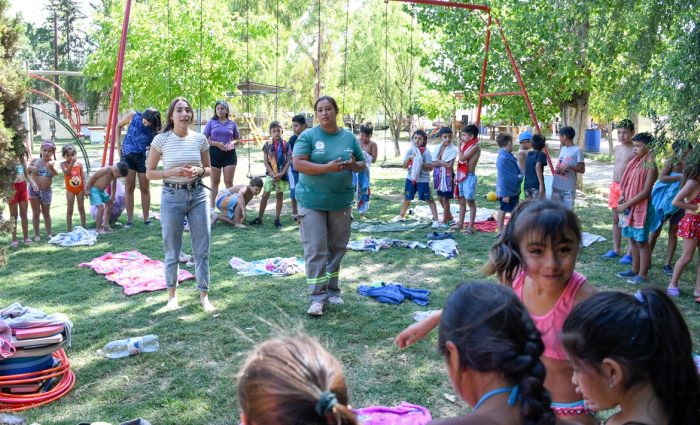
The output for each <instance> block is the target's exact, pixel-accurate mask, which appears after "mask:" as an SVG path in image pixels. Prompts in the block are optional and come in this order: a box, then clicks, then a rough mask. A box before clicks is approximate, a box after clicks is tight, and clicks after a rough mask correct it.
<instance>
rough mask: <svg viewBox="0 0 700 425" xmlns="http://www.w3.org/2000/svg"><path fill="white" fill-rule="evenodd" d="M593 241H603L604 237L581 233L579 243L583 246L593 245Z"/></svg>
mask: <svg viewBox="0 0 700 425" xmlns="http://www.w3.org/2000/svg"><path fill="white" fill-rule="evenodd" d="M595 242H605V238H604V237H602V236H600V235H594V234H593V233H588V232H583V233H581V245H583V247H584V248H586V247H589V246H591V245H593V244H594V243H595Z"/></svg>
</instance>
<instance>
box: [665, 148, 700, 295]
mask: <svg viewBox="0 0 700 425" xmlns="http://www.w3.org/2000/svg"><path fill="white" fill-rule="evenodd" d="M673 206H674V207H676V208H680V209H684V210H685V215H684V216H683V219H681V222H680V223H679V224H678V236H679V237H681V238H683V239H684V240H683V253H682V254H681V256H680V258H678V261H676V265H675V267H674V268H673V275H672V277H671V283H670V284H669V285H668V291H669V293H670V292H675V293H679V291H678V282H679V281H680V279H681V275H682V274H683V270H685V266H687V265H688V263H690V261H691V260H692V259H693V254H694V253H695V250H696V249H697V248H698V244H699V243H700V163H697V162H696V163H695V164H693V165H687V166H686V168H685V172H684V173H683V184H682V187H681V190H680V191H679V192H678V194H677V195H676V197H675V198H673ZM698 270H700V260H698ZM693 297H695V302H696V303H699V304H700V273H698V272H696V273H695V291H693Z"/></svg>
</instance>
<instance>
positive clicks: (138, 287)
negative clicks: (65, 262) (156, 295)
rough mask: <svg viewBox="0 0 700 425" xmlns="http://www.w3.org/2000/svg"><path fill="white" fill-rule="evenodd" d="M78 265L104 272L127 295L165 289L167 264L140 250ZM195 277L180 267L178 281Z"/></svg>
mask: <svg viewBox="0 0 700 425" xmlns="http://www.w3.org/2000/svg"><path fill="white" fill-rule="evenodd" d="M78 267H89V268H91V269H93V270H95V272H96V273H98V274H103V275H104V276H105V279H107V280H110V281H112V282H114V283H116V284H117V285H119V286H121V287H123V288H124V294H125V295H133V294H138V293H139V292H146V291H160V290H162V289H165V265H164V264H163V262H162V261H158V260H152V259H151V258H149V257H147V256H145V255H143V254H141V253H140V252H138V251H124V252H117V253H114V254H113V253H111V252H108V253H106V254H105V255H102V256H100V257H97V258H95V259H93V260H92V261H90V262H88V263H80V264H78ZM189 279H194V276H192V273H190V272H188V271H187V270H182V269H180V270H179V271H178V274H177V281H178V282H183V281H185V280H189Z"/></svg>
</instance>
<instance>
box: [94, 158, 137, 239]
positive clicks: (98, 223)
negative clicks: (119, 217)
mask: <svg viewBox="0 0 700 425" xmlns="http://www.w3.org/2000/svg"><path fill="white" fill-rule="evenodd" d="M127 174H129V166H128V165H127V164H126V162H118V163H116V164H114V165H112V166H109V167H104V168H100V169H99V170H97V171H95V173H94V174H93V175H92V176H90V179H89V180H88V183H87V189H88V192H89V193H90V205H91V206H95V207H97V214H95V230H97V233H99V234H101V235H102V234H105V233H108V232H111V231H112V228H111V227H109V216H110V214H111V213H112V199H111V198H110V197H109V194H107V187H109V186H110V185H111V184H112V182H114V181H115V180H117V179H118V178H119V177H126V175H127Z"/></svg>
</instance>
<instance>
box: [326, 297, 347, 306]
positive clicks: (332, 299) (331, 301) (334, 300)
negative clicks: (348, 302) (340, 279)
mask: <svg viewBox="0 0 700 425" xmlns="http://www.w3.org/2000/svg"><path fill="white" fill-rule="evenodd" d="M328 303H329V304H336V305H340V304H345V301H343V299H342V298H340V297H338V296H336V297H330V298H328Z"/></svg>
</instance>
